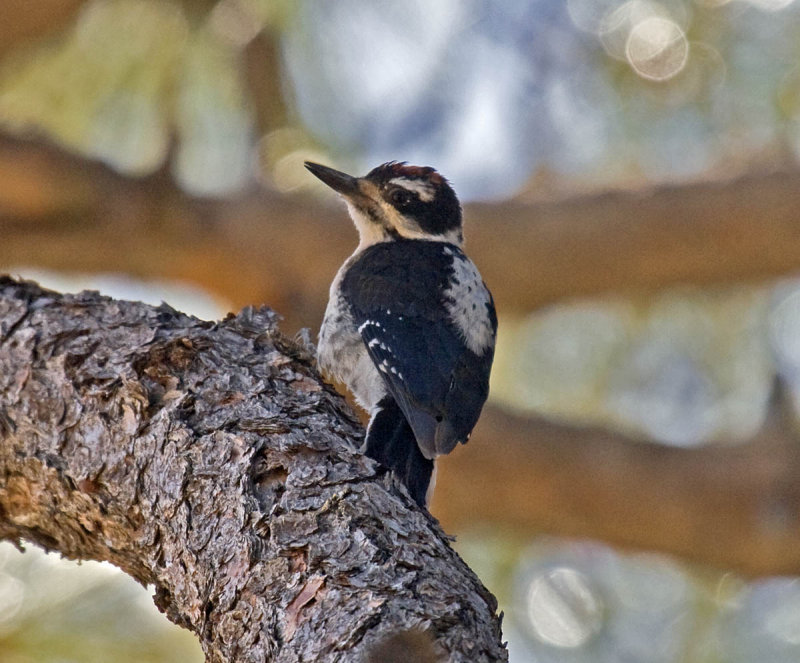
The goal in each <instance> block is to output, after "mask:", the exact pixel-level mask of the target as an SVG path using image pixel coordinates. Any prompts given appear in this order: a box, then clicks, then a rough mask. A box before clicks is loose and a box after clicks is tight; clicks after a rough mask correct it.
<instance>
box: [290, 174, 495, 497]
mask: <svg viewBox="0 0 800 663" xmlns="http://www.w3.org/2000/svg"><path fill="white" fill-rule="evenodd" d="M305 167H306V168H307V169H308V170H309V171H310V172H311V173H312V174H313V175H314V176H316V177H317V178H319V179H320V180H322V182H324V183H325V184H326V185H328V186H329V187H330V188H331V189H333V190H334V191H336V192H337V193H338V194H339V195H340V196H341V197H342V198H343V199H344V202H345V204H346V205H347V208H348V211H349V213H350V216H351V218H352V220H353V223H354V225H355V227H356V229H357V231H358V236H359V241H358V245H357V247H356V249H355V251H354V252H353V254H352V255H351V256H350V257H349V258H347V259H346V260H345V261H344V263H343V264H342V266H341V267H340V268H339V270H338V272H337V273H336V276H335V277H334V279H333V282H332V283H331V286H330V293H329V299H328V305H327V308H326V310H325V314H324V317H323V321H322V325H321V327H320V331H319V337H318V344H317V363H318V366H319V369H320V371H321V372H322V374H323V376H324V377H326V378H327V379H329V380H332V381H334V382H339V383H342V384H344V385H345V386H346V387H347V388H348V389H349V390H350V392H351V393H352V394H353V396H354V397H355V400H356V402H357V403H358V404H359V405H360V406H361V407H362V408H364V410H366V412H367V413H368V414H369V423H368V424H367V432H366V437H365V442H364V447H363V449H362V451H363V452H364V453H365V454H366V455H367V456H369V457H371V458H373V459H375V460H376V461H378V463H380V464H381V465H383V466H384V467H385V468H387V469H389V470H390V471H391V472H392V473H393V474H394V475H395V476H396V477H397V478H398V479H399V480H400V481H401V482H402V483H403V484H404V485H405V486H406V488H407V490H408V492H409V494H410V496H411V497H412V499H414V501H415V502H417V504H419V505H420V506H422V507H424V508H427V507H428V505H429V502H430V498H431V495H432V492H433V487H434V485H435V462H436V459H437V458H438V457H439V456H442V455H444V454H447V453H450V452H451V451H452V450H453V449H454V448H455V447H456V446H457V445H458V444H459V443H462V444H465V443H466V442H467V440H468V439H469V437H470V434H471V432H472V429H473V428H474V427H475V424H476V423H477V421H478V418H479V416H480V413H481V409H482V408H483V405H484V403H485V402H486V399H487V397H488V394H489V375H490V372H491V367H492V361H493V358H494V348H495V341H496V337H497V315H496V312H495V306H494V300H493V298H492V295H491V293H490V292H489V289H488V288H487V287H486V284H485V283H484V282H483V279H482V278H481V275H480V273H479V272H478V269H477V268H476V267H475V264H474V263H473V262H472V261H471V260H470V259H469V258H468V257H467V255H466V254H465V253H464V248H463V245H464V236H463V229H462V213H461V204H460V203H459V201H458V198H457V197H456V194H455V192H454V190H453V188H452V187H451V185H450V183H449V182H448V181H447V180H446V179H445V178H444V177H443V176H442V175H440V174H439V173H438V172H437V171H436V170H435V169H434V168H432V167H430V166H413V165H409V164H408V163H407V162H405V161H390V162H388V163H384V164H382V165H380V166H377V167H376V168H373V169H372V170H371V171H370V172H369V173H367V174H366V175H365V176H363V177H354V176H351V175H348V174H346V173H343V172H341V171H338V170H335V169H333V168H330V167H328V166H323V165H321V164H318V163H313V162H309V161H306V162H305Z"/></svg>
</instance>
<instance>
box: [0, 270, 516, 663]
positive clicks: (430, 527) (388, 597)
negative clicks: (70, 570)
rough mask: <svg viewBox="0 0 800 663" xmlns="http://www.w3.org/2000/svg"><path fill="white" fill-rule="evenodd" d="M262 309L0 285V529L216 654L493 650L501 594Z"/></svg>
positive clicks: (496, 654) (353, 656)
mask: <svg viewBox="0 0 800 663" xmlns="http://www.w3.org/2000/svg"><path fill="white" fill-rule="evenodd" d="M342 406H343V402H342V400H341V398H339V397H338V396H337V395H336V394H335V393H334V392H333V391H331V390H330V389H328V388H325V387H324V386H323V385H322V384H321V383H320V381H319V379H318V377H317V375H316V373H315V372H314V370H313V367H312V365H311V363H310V361H309V357H308V354H307V350H306V349H305V348H304V347H302V346H299V345H297V344H295V343H293V342H291V341H289V340H287V339H286V338H285V337H283V336H282V335H281V334H280V333H279V332H278V331H277V329H276V327H275V316H274V314H273V313H272V312H271V311H269V310H268V309H261V310H253V309H245V310H244V311H243V312H242V313H241V314H239V315H238V316H230V317H229V318H228V319H226V320H224V321H222V322H220V323H208V322H202V321H199V320H197V319H195V318H190V317H188V316H185V315H183V314H181V313H178V312H177V311H174V310H173V309H170V308H169V307H167V306H161V307H158V308H154V307H151V306H146V305H144V304H141V303H136V302H121V301H115V300H111V299H109V298H106V297H101V296H99V295H97V294H96V293H83V294H80V295H75V296H61V295H58V294H56V293H53V292H50V291H46V290H42V289H41V288H39V287H38V286H36V285H35V284H31V283H19V282H16V281H13V280H11V279H8V278H0V539H10V540H12V541H18V540H19V539H20V538H24V539H27V540H30V541H33V542H35V543H38V544H39V545H41V546H43V547H44V548H46V549H50V550H57V551H59V552H61V553H62V554H63V555H65V556H66V557H70V558H74V559H95V560H107V561H110V562H112V563H113V564H115V565H117V566H118V567H120V568H121V569H123V570H124V571H126V572H127V573H129V574H130V575H132V576H133V577H134V578H136V579H137V580H138V581H139V582H141V583H142V584H149V583H153V584H155V587H156V599H155V600H156V603H157V604H158V605H159V607H160V608H161V609H162V610H163V611H164V612H166V614H167V616H168V617H169V618H170V619H171V620H172V621H174V622H176V623H178V624H180V625H182V626H184V627H186V628H188V629H190V630H191V631H193V632H194V633H195V634H196V635H197V636H198V637H199V639H200V641H201V644H202V646H203V650H204V651H205V654H206V658H207V660H208V661H219V662H223V661H237V662H240V661H266V660H270V661H333V660H336V661H363V660H366V659H365V656H367V655H368V654H369V652H370V651H372V650H373V649H376V648H377V649H378V650H380V647H381V644H380V643H382V642H383V641H384V639H385V638H386V637H387V636H393V635H396V634H397V633H402V632H406V631H408V630H409V629H419V630H422V631H426V632H427V633H428V634H429V635H430V636H431V637H432V638H433V640H435V643H436V647H437V648H438V650H439V652H440V653H447V655H448V660H451V661H464V662H467V661H469V662H472V661H487V662H488V661H500V660H507V654H506V652H505V649H504V647H503V646H502V645H501V643H500V622H499V619H498V618H497V616H496V615H495V610H496V602H495V600H494V597H492V595H491V594H489V592H488V591H487V590H486V589H484V588H483V586H482V585H481V584H480V582H479V581H478V579H477V578H476V577H475V575H474V574H473V573H472V572H471V571H470V569H469V568H468V567H467V566H466V565H465V564H464V563H463V561H462V560H461V559H460V558H459V557H458V556H457V555H456V554H455V553H454V552H453V550H452V549H451V548H450V546H449V544H448V542H447V537H446V536H445V535H444V533H443V532H442V531H441V530H440V529H439V527H438V525H437V523H436V521H435V520H433V519H432V518H431V517H430V516H429V515H428V514H427V513H424V512H421V511H420V510H419V509H417V508H415V506H414V505H413V502H412V501H411V499H410V498H409V497H408V495H407V493H405V491H404V490H401V489H398V488H397V487H396V486H395V485H394V484H393V483H392V482H391V480H390V477H389V476H388V475H386V474H385V473H384V472H382V471H379V470H378V468H377V467H376V465H375V464H374V463H373V462H372V461H370V460H368V459H366V458H365V457H364V456H362V455H360V454H359V453H357V452H355V444H356V440H357V438H358V437H359V436H360V434H361V432H360V429H359V427H358V425H357V423H356V422H355V421H354V420H353V419H352V417H351V415H349V414H348V413H347V412H346V410H344V409H343V407H342Z"/></svg>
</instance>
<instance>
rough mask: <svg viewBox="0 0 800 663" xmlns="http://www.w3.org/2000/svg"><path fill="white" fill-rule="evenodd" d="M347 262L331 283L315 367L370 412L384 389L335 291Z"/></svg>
mask: <svg viewBox="0 0 800 663" xmlns="http://www.w3.org/2000/svg"><path fill="white" fill-rule="evenodd" d="M350 263H351V261H350V260H348V261H347V262H345V264H344V265H342V267H341V269H340V270H339V273H338V274H337V275H336V278H335V279H334V280H333V283H332V284H331V290H330V297H329V299H328V306H327V308H326V309H325V317H324V318H323V320H322V327H320V330H319V342H318V343H317V364H318V366H319V369H320V371H322V373H323V374H324V375H325V376H326V377H327V378H328V379H331V380H336V381H338V382H342V383H343V384H344V385H346V386H347V388H348V389H349V390H350V391H351V392H352V393H353V395H354V396H355V398H356V401H357V402H358V404H359V405H360V406H361V407H363V408H364V409H365V410H367V411H368V412H372V410H373V409H374V407H375V406H376V405H377V403H378V401H380V400H381V399H382V398H383V397H384V396H385V395H386V387H385V385H384V382H383V379H382V378H381V376H380V374H379V373H378V371H377V369H376V368H375V366H374V364H373V363H372V359H370V357H369V355H368V354H367V349H366V347H365V346H364V341H363V340H362V339H361V334H360V333H359V332H358V330H357V329H356V325H355V323H354V322H353V318H352V316H351V315H350V311H349V308H348V306H347V303H346V302H345V300H344V297H342V296H341V293H340V291H339V283H340V282H341V280H342V276H343V275H344V273H345V271H347V268H348V267H349V266H350Z"/></svg>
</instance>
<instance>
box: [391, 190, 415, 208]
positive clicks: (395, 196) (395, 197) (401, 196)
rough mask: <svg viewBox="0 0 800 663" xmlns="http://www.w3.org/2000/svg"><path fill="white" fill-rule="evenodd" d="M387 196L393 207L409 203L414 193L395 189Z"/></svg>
mask: <svg viewBox="0 0 800 663" xmlns="http://www.w3.org/2000/svg"><path fill="white" fill-rule="evenodd" d="M389 198H390V199H391V201H392V205H394V206H395V207H405V206H406V205H409V204H411V201H412V200H414V194H412V193H411V192H410V191H406V190H405V189H395V190H394V191H392V193H391V195H390V196H389Z"/></svg>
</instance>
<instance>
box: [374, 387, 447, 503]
mask: <svg viewBox="0 0 800 663" xmlns="http://www.w3.org/2000/svg"><path fill="white" fill-rule="evenodd" d="M378 408H379V409H378V411H377V413H376V414H375V415H374V416H373V417H372V420H371V421H370V422H369V428H368V429H367V444H366V454H367V456H369V457H370V458H374V459H375V460H377V461H378V462H379V463H380V464H381V465H383V466H384V467H387V468H389V469H390V470H391V471H392V472H393V473H394V475H395V476H396V477H397V478H399V479H400V480H401V481H402V482H403V483H404V484H405V486H406V488H408V492H409V493H411V497H413V498H414V500H415V501H416V502H417V504H419V505H420V506H423V507H424V506H427V505H426V504H425V497H426V494H427V492H428V486H429V485H430V482H431V474H432V473H433V461H432V460H429V459H428V458H425V456H423V455H422V452H421V451H420V450H419V445H418V444H417V439H416V438H415V437H414V431H413V430H411V426H410V425H409V424H408V421H406V418H405V416H404V415H403V412H402V411H401V410H400V408H399V407H398V405H397V403H395V401H394V399H393V398H392V397H391V396H387V397H386V398H384V399H383V400H382V401H381V402H380V403H378Z"/></svg>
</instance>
